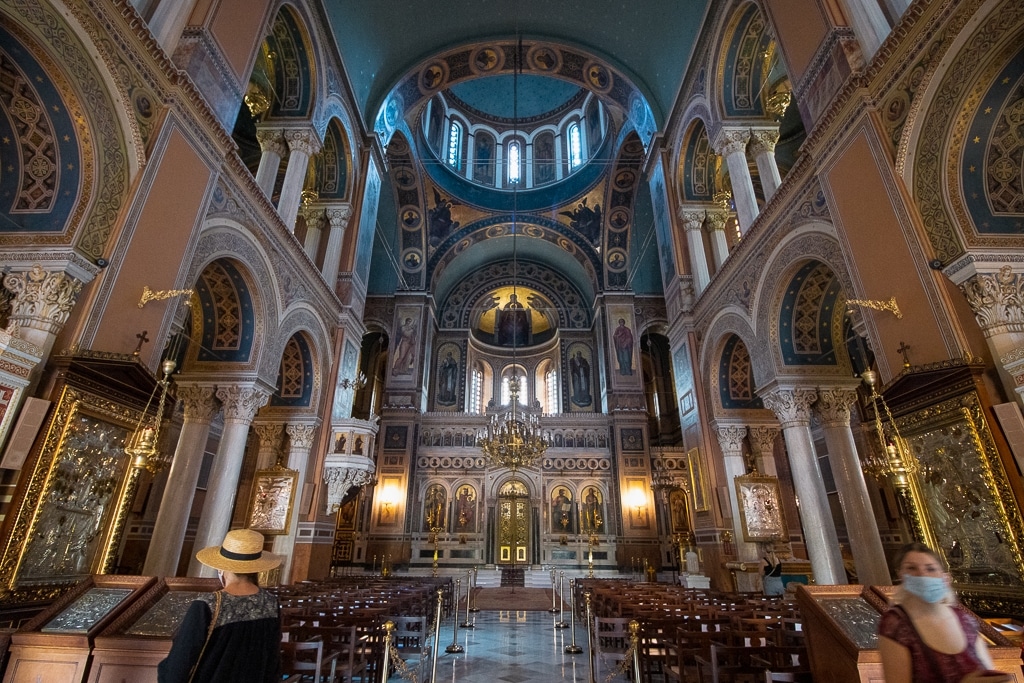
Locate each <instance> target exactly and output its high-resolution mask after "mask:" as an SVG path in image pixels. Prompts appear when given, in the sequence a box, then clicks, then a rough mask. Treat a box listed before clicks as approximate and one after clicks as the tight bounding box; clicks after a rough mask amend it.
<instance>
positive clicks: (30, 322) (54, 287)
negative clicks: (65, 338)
mask: <svg viewBox="0 0 1024 683" xmlns="http://www.w3.org/2000/svg"><path fill="white" fill-rule="evenodd" d="M4 286H5V287H6V288H7V289H8V290H10V292H11V293H12V294H13V295H14V298H13V299H12V300H11V302H10V315H9V316H8V325H9V328H11V329H17V328H19V327H23V328H31V329H36V330H42V331H44V332H47V333H50V334H57V333H58V332H60V330H61V329H62V328H63V327H64V323H66V322H67V321H68V316H70V315H71V309H72V308H74V305H75V302H76V301H77V300H78V293H79V292H81V291H82V281H81V280H77V279H75V278H73V277H71V276H70V275H68V274H67V273H65V272H64V271H55V272H49V271H47V270H46V269H44V268H43V267H42V266H41V265H40V264H38V263H36V264H35V265H33V266H32V268H31V269H29V270H28V271H27V272H23V273H9V274H8V275H7V277H5V278H4Z"/></svg>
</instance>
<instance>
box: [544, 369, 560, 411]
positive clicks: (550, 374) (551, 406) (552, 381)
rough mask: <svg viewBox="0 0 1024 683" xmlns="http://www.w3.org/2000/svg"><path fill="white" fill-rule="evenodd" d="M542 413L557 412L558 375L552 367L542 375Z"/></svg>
mask: <svg viewBox="0 0 1024 683" xmlns="http://www.w3.org/2000/svg"><path fill="white" fill-rule="evenodd" d="M544 402H545V405H544V412H545V413H557V412H558V373H557V372H556V371H555V368H554V366H552V367H551V368H550V369H549V370H548V371H547V372H545V373H544Z"/></svg>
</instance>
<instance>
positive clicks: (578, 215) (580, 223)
mask: <svg viewBox="0 0 1024 683" xmlns="http://www.w3.org/2000/svg"><path fill="white" fill-rule="evenodd" d="M558 214H559V215H560V216H566V217H568V218H569V227H570V228H572V229H573V230H576V231H577V232H579V233H580V234H581V235H583V236H584V237H586V238H587V240H588V241H589V242H590V243H591V244H599V243H600V241H601V205H600V204H594V207H593V208H591V207H589V206H587V198H586V197H584V198H583V200H582V201H581V202H580V203H579V204H578V205H577V206H576V208H575V209H574V210H573V211H559V212H558Z"/></svg>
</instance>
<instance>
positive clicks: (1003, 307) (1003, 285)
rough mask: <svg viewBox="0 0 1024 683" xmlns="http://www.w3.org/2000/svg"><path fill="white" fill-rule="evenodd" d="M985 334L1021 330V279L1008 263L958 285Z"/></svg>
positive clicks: (1023, 287) (1023, 296)
mask: <svg viewBox="0 0 1024 683" xmlns="http://www.w3.org/2000/svg"><path fill="white" fill-rule="evenodd" d="M960 290H961V291H962V292H963V293H964V296H965V297H967V303H968V304H970V306H971V309H972V310H973V311H974V316H975V318H977V320H978V325H979V326H980V327H981V329H982V331H983V332H984V333H985V336H992V335H994V334H1000V333H1002V332H1021V331H1024V279H1022V278H1021V274H1020V273H1015V272H1013V268H1011V267H1010V266H1009V265H1005V266H1003V267H1001V268H1000V269H999V270H998V271H997V272H995V273H978V274H976V275H974V276H972V277H970V278H968V279H967V280H966V281H964V282H963V283H962V284H961V285H960Z"/></svg>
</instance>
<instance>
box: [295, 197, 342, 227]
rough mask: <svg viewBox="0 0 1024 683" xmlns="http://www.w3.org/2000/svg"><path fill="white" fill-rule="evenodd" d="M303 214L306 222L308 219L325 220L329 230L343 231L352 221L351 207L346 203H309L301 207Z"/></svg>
mask: <svg viewBox="0 0 1024 683" xmlns="http://www.w3.org/2000/svg"><path fill="white" fill-rule="evenodd" d="M303 214H304V215H305V216H306V220H307V221H308V220H309V219H310V217H313V218H318V217H322V218H326V219H327V221H328V222H329V223H330V225H331V228H341V229H342V230H344V229H345V228H347V227H348V223H349V221H350V220H352V205H351V204H349V203H348V202H310V203H309V204H307V205H305V206H304V207H303Z"/></svg>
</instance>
